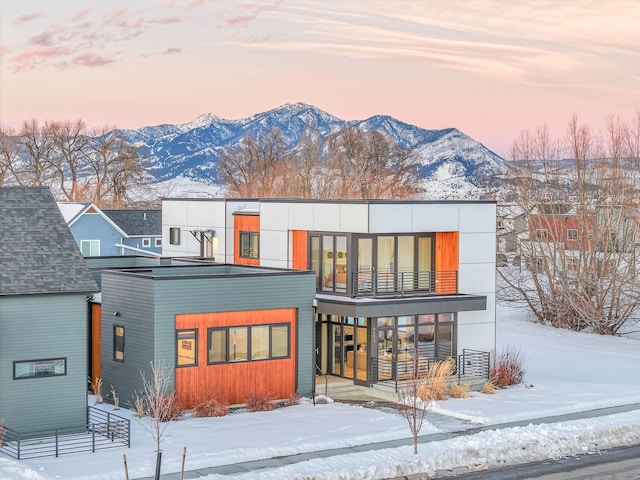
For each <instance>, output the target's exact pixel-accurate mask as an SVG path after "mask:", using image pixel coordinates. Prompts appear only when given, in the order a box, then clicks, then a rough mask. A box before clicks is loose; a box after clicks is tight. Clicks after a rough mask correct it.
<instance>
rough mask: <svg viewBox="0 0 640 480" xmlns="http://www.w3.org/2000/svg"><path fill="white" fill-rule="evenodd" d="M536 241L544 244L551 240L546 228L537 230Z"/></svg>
mask: <svg viewBox="0 0 640 480" xmlns="http://www.w3.org/2000/svg"><path fill="white" fill-rule="evenodd" d="M536 240H540V241H542V242H546V241H547V240H549V230H547V229H546V228H537V229H536Z"/></svg>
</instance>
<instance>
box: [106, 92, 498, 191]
mask: <svg viewBox="0 0 640 480" xmlns="http://www.w3.org/2000/svg"><path fill="white" fill-rule="evenodd" d="M345 127H353V128H359V129H363V130H378V131H381V132H382V133H384V134H385V135H387V136H389V137H390V138H391V139H392V140H393V141H395V142H396V143H397V144H398V145H400V146H401V147H403V148H411V149H413V151H414V152H415V154H416V155H417V157H418V159H419V163H420V165H421V167H420V175H421V176H422V178H423V180H424V181H425V184H429V185H431V186H432V189H433V185H435V184H434V181H436V180H437V181H439V182H444V183H447V180H448V178H447V176H446V174H445V173H443V172H450V174H449V175H450V176H452V178H455V183H456V184H457V185H458V187H456V188H453V189H451V188H448V189H447V190H448V193H447V194H446V196H447V197H449V198H451V197H452V196H453V197H456V198H473V197H477V196H479V195H482V194H483V193H486V192H485V190H486V185H487V184H489V183H492V179H495V178H497V177H498V176H500V175H503V174H504V173H505V171H506V163H505V161H504V160H503V159H502V158H501V157H499V156H498V155H497V154H495V153H494V152H492V151H491V150H489V149H488V148H486V147H485V146H484V145H482V144H481V143H480V142H478V141H476V140H474V139H472V138H471V137H469V136H468V135H466V134H465V133H463V132H462V131H460V130H458V129H456V128H453V127H451V128H446V129H440V130H427V129H423V128H421V127H417V126H415V125H411V124H408V123H405V122H402V121H400V120H397V119H396V118H394V117H392V116H389V115H374V116H372V117H369V118H367V119H365V120H342V119H340V118H338V117H336V116H334V115H332V114H330V113H328V112H325V111H324V110H321V109H319V108H317V107H315V106H312V105H308V104H305V103H294V104H291V103H288V104H285V105H282V106H280V107H277V108H274V109H271V110H268V111H266V112H260V113H256V114H254V115H251V116H249V117H245V118H241V119H238V120H228V119H224V118H222V117H219V116H217V115H215V114H213V113H205V114H203V115H200V116H198V117H197V118H195V119H194V120H192V121H191V122H187V123H183V124H176V125H173V124H161V125H156V126H147V127H142V128H139V129H133V130H131V129H130V130H119V132H120V133H121V134H122V135H123V136H124V137H125V138H126V139H127V140H128V141H129V142H131V143H133V144H134V145H136V146H138V147H140V148H141V151H142V152H143V153H144V154H145V155H146V156H147V157H148V158H149V160H150V163H151V166H150V167H149V168H148V171H149V173H150V174H151V175H153V176H154V178H155V179H156V181H158V182H161V181H166V180H170V179H172V178H176V177H179V176H182V177H186V178H189V179H191V180H195V181H200V182H203V183H211V184H217V183H218V181H217V176H216V168H215V167H216V165H217V161H218V159H219V158H220V155H221V153H222V151H223V149H225V148H233V147H234V146H237V145H238V144H239V142H240V141H241V140H242V138H245V137H246V136H247V135H252V136H257V135H259V134H260V132H262V131H264V130H270V129H273V128H278V129H280V130H281V131H282V132H283V137H284V141H285V143H286V144H287V146H288V147H292V146H293V145H295V144H296V143H297V141H298V140H299V138H300V135H302V133H303V132H304V131H305V130H306V129H309V128H311V129H313V130H314V131H316V132H317V133H318V134H320V135H323V136H327V135H329V134H331V133H335V132H336V131H338V130H341V129H343V128H345ZM443 175H444V177H443V178H441V177H442V176H443Z"/></svg>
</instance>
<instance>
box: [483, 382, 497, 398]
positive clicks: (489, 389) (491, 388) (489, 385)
mask: <svg viewBox="0 0 640 480" xmlns="http://www.w3.org/2000/svg"><path fill="white" fill-rule="evenodd" d="M482 393H486V394H487V395H493V394H495V393H496V389H495V387H494V386H493V384H492V383H491V382H487V383H485V384H484V387H482Z"/></svg>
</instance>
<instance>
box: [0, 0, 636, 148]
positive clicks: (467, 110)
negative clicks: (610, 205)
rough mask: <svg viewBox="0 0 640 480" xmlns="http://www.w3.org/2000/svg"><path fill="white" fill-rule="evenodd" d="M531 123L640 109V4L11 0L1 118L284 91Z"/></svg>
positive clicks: (336, 105)
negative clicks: (575, 115)
mask: <svg viewBox="0 0 640 480" xmlns="http://www.w3.org/2000/svg"><path fill="white" fill-rule="evenodd" d="M296 102H304V103H308V104H311V105H315V106H317V107H319V108H321V109H323V110H325V111H327V112H328V113H331V114H333V115H335V116H337V117H340V118H342V119H344V120H357V119H365V118H368V117H370V116H372V115H376V114H386V115H392V116H393V117H395V118H397V119H399V120H401V121H404V122H407V123H410V124H414V125H417V126H420V127H423V128H427V129H440V128H447V127H456V128H458V129H460V130H462V131H463V132H465V133H466V134H468V135H470V136H471V137H473V138H474V139H476V140H478V141H480V142H482V143H484V144H485V145H486V146H487V147H489V148H490V149H492V150H494V151H495V152H496V153H498V154H500V155H503V156H508V149H509V146H510V145H511V143H512V142H513V140H514V138H515V137H516V136H517V135H518V134H519V133H520V132H521V131H522V130H524V129H532V128H535V127H537V126H539V125H542V124H548V125H549V127H550V128H551V129H552V131H553V132H554V133H555V134H556V135H561V134H563V133H564V130H565V127H566V125H567V122H568V121H569V119H570V118H571V117H572V116H573V115H574V114H577V115H578V117H579V119H580V120H581V121H583V122H585V123H588V124H590V125H591V126H593V127H595V128H599V127H600V126H601V125H602V123H603V121H604V119H605V118H606V117H607V116H609V115H618V116H620V117H621V118H623V119H625V120H628V119H631V118H632V117H633V116H635V115H636V114H637V113H638V111H640V2H638V1H636V0H601V1H598V0H591V1H589V0H581V1H578V0H561V1H558V0H548V1H547V0H413V1H403V0H386V1H385V0H352V1H345V0H317V1H316V0H309V1H303V0H280V1H268V0H267V1H242V0H239V1H238V0H173V1H172V0H165V1H162V0H158V1H153V0H136V1H135V2H133V1H126V2H125V1H107V0H83V1H79V0H78V1H74V0H40V1H38V0H26V1H24V0H2V2H1V3H0V123H2V124H4V125H5V126H10V127H13V128H18V127H19V126H20V124H21V123H22V122H23V121H24V120H27V119H32V118H35V119H38V120H41V121H43V120H62V119H78V118H82V119H83V120H85V121H86V122H87V123H88V124H89V125H91V126H96V127H101V126H117V127H121V128H138V127H143V126H148V125H158V124H161V123H185V122H189V121H191V120H193V119H195V118H196V117H198V116H200V115H202V114H204V113H213V114H215V115H217V116H220V117H223V118H227V119H237V118H242V117H247V116H251V115H253V114H255V113H259V112H263V111H266V110H270V109H272V108H276V107H278V106H281V105H283V104H286V103H296Z"/></svg>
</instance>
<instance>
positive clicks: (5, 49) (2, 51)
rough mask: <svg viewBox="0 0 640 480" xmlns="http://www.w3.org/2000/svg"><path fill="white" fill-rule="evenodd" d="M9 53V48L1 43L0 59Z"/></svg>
mask: <svg viewBox="0 0 640 480" xmlns="http://www.w3.org/2000/svg"><path fill="white" fill-rule="evenodd" d="M7 53H9V47H7V46H6V45H3V44H1V43H0V57H2V56H4V55H6V54H7Z"/></svg>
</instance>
